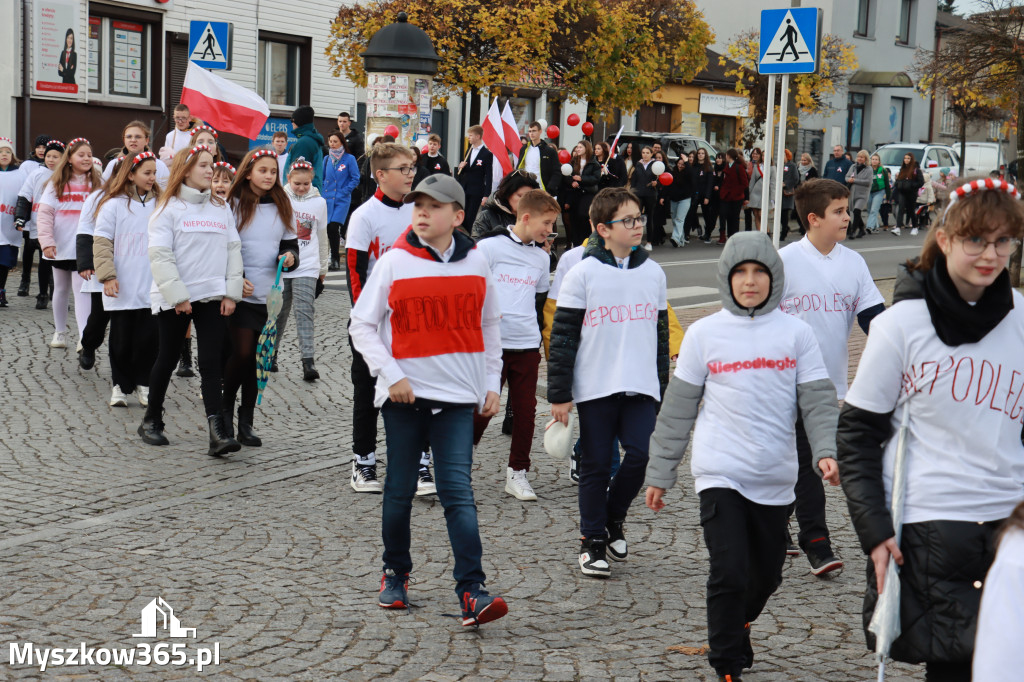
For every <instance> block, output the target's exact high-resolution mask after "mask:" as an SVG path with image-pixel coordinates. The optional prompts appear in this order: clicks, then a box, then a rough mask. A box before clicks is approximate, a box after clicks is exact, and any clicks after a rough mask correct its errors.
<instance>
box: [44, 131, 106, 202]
mask: <svg viewBox="0 0 1024 682" xmlns="http://www.w3.org/2000/svg"><path fill="white" fill-rule="evenodd" d="M82 147H88V148H89V152H90V153H92V145H91V144H90V143H89V141H88V140H86V139H85V138H84V137H79V138H76V139H74V140H72V141H71V143H70V144H68V147H67V149H65V150H64V154H63V156H61V157H60V161H58V162H57V166H56V167H55V168H54V169H53V175H51V176H50V182H52V183H53V189H54V190H55V191H56V192H57V198H58V199H63V198H64V190H65V189H66V188H67V186H68V183H69V182H71V177H72V176H73V175H74V174H75V169H74V167H73V166H72V165H71V157H72V156H74V155H75V152H77V151H78V150H79V149H81V148H82ZM85 175H86V176H87V177H88V178H89V189H90V191H91V190H94V189H97V188H99V187H101V186H102V185H103V178H102V177H101V176H100V172H99V170H97V168H96V164H92V165H91V166H90V167H89V170H88V171H87V172H86V173H85Z"/></svg>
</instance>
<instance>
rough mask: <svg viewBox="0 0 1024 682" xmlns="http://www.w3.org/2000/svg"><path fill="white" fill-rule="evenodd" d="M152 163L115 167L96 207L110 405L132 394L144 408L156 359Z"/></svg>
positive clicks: (133, 161) (134, 161) (156, 189)
mask: <svg viewBox="0 0 1024 682" xmlns="http://www.w3.org/2000/svg"><path fill="white" fill-rule="evenodd" d="M157 161H158V159H157V158H156V156H155V155H154V154H153V153H152V152H141V153H139V154H136V155H135V156H134V157H130V158H126V159H124V160H123V161H122V162H121V165H120V168H119V170H118V172H117V174H116V175H114V176H113V177H112V178H111V181H110V183H109V184H108V186H107V188H106V192H105V194H104V195H103V198H102V199H100V201H99V203H98V205H97V207H96V228H95V232H94V233H93V241H92V252H93V263H94V264H95V270H96V279H97V281H99V282H101V283H102V285H103V294H102V295H101V300H100V306H101V307H102V308H103V310H105V311H106V312H107V313H108V315H109V316H110V341H109V344H108V347H109V348H108V349H109V353H110V376H111V379H112V380H113V383H114V387H113V392H112V396H111V405H115V404H116V405H120V406H126V405H127V396H128V395H131V394H132V393H134V392H135V391H136V389H138V399H139V402H140V403H141V404H142V405H143V406H146V405H148V404H149V378H150V373H151V372H152V370H153V363H154V362H155V361H156V355H157V344H158V340H157V324H156V318H155V317H154V316H153V313H152V312H151V311H150V295H149V292H150V289H151V288H152V286H153V275H152V274H151V272H150V267H149V248H148V242H149V219H150V217H151V216H152V215H153V210H154V209H155V208H156V201H157V198H158V197H159V196H160V185H159V183H158V182H157Z"/></svg>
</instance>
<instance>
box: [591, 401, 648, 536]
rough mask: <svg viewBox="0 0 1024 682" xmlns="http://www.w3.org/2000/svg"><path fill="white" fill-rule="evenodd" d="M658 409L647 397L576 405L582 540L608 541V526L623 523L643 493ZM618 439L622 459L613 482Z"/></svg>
mask: <svg viewBox="0 0 1024 682" xmlns="http://www.w3.org/2000/svg"><path fill="white" fill-rule="evenodd" d="M657 406H658V403H657V402H656V401H655V400H654V398H651V397H649V396H645V395H637V396H627V395H625V394H622V393H619V394H615V395H610V396H607V397H605V398H597V399H595V400H585V401H583V402H580V403H577V404H576V410H577V412H578V413H579V417H580V441H581V442H580V453H581V457H580V470H579V474H580V487H579V505H580V533H581V534H582V535H583V537H585V538H603V537H608V531H607V530H606V526H607V524H608V521H609V520H611V521H621V520H623V519H625V518H626V513H627V512H628V511H629V505H630V504H632V503H633V499H634V498H635V497H636V496H637V493H639V492H640V488H641V487H643V483H644V476H645V474H646V472H647V459H648V455H647V453H648V446H649V443H650V440H651V434H652V433H653V432H654V422H655V419H656V418H657ZM616 438H618V441H619V443H621V444H622V448H623V449H624V450H625V455H624V456H623V458H622V463H621V464H620V465H619V470H618V472H617V473H616V474H615V478H614V479H612V475H611V469H612V454H613V447H614V443H615V440H616ZM609 483H610V485H609Z"/></svg>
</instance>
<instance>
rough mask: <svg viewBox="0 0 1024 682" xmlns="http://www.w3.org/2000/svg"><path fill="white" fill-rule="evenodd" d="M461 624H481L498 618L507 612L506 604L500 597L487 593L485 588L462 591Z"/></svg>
mask: <svg viewBox="0 0 1024 682" xmlns="http://www.w3.org/2000/svg"><path fill="white" fill-rule="evenodd" d="M460 601H462V625H463V627H469V626H470V625H483V624H484V623H490V622H491V621H492V620H498V619H499V618H501V617H502V616H504V615H505V614H507V613H508V604H506V603H505V600H504V599H502V598H501V597H496V596H494V595H492V594H487V590H485V589H483V588H482V587H478V588H476V589H475V590H471V591H468V592H463V593H462V599H461V600H460Z"/></svg>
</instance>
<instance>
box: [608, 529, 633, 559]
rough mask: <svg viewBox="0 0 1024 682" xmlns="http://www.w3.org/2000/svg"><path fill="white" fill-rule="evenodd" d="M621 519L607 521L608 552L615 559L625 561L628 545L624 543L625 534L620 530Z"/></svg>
mask: <svg viewBox="0 0 1024 682" xmlns="http://www.w3.org/2000/svg"><path fill="white" fill-rule="evenodd" d="M622 524H623V522H622V521H609V522H608V525H607V529H608V554H609V555H610V556H611V558H612V559H615V560H616V561H625V560H626V556H627V555H628V554H629V547H628V546H627V545H626V534H625V532H624V531H623V530H622Z"/></svg>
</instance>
